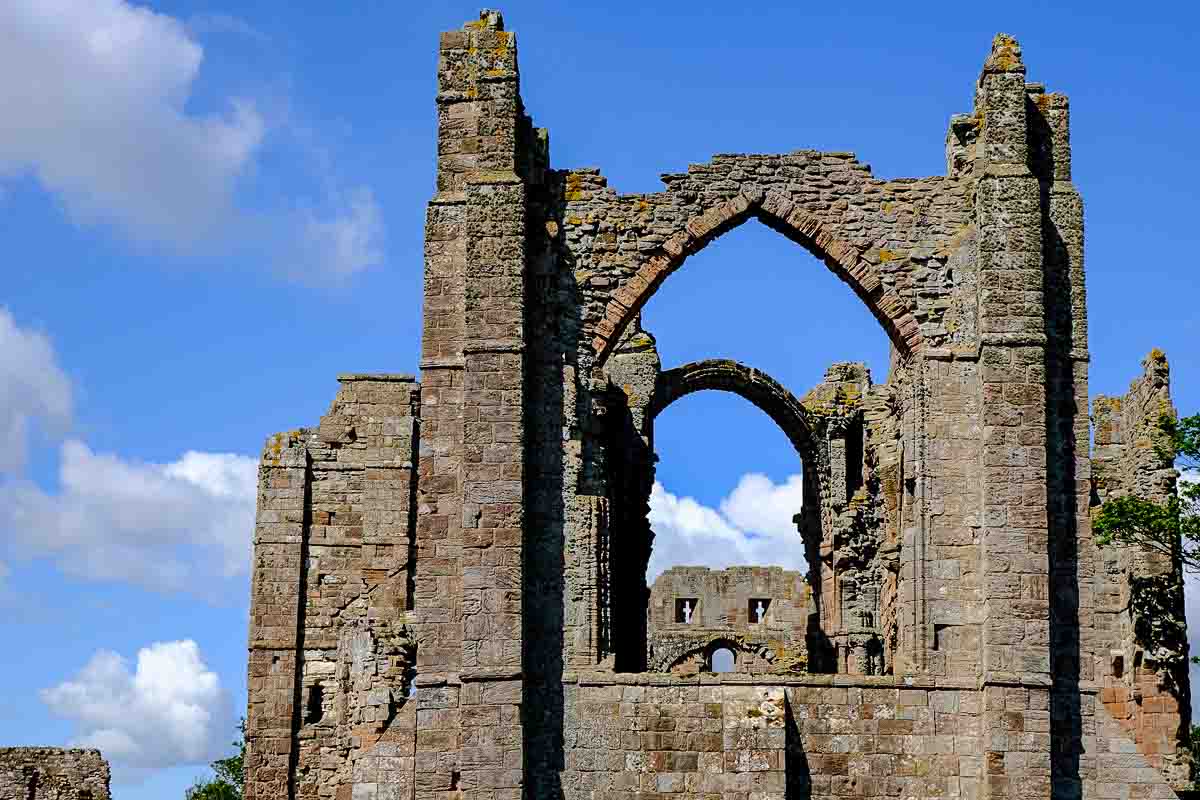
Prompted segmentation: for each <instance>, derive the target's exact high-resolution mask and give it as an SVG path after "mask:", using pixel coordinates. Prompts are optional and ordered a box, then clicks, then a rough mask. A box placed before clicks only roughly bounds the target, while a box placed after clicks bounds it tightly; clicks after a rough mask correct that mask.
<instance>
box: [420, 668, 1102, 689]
mask: <svg viewBox="0 0 1200 800" xmlns="http://www.w3.org/2000/svg"><path fill="white" fill-rule="evenodd" d="M524 677H525V676H524V673H523V672H521V671H520V670H512V669H483V670H470V671H464V672H461V673H460V672H426V673H418V674H417V676H416V678H415V679H414V681H413V682H414V684H415V685H416V686H418V687H421V686H460V685H462V684H464V683H475V682H481V683H486V682H493V681H518V680H524ZM997 677H998V676H986V677H970V678H945V677H938V676H933V675H833V674H809V673H803V674H789V673H771V672H762V673H736V672H729V673H713V672H700V673H697V674H695V675H675V674H672V673H670V672H608V671H601V670H586V671H569V672H566V673H564V674H563V677H562V681H563V683H566V684H575V685H578V686H679V687H683V686H785V687H786V686H800V687H813V688H839V689H852V688H853V689H928V690H937V689H968V690H972V691H979V690H981V689H984V688H986V687H988V686H1011V687H1024V688H1031V689H1032V688H1037V689H1049V688H1050V686H1049V684H1048V683H1046V682H1045V681H1044V680H1043V679H1042V677H1041V676H1024V677H1020V676H1007V675H1006V676H1003V679H997ZM1102 688H1103V687H1102V686H1101V685H1100V684H1099V683H1095V682H1083V681H1081V682H1080V683H1079V684H1078V685H1076V686H1073V687H1072V689H1071V691H1072V693H1081V694H1098V693H1099V692H1100V690H1101V689H1102Z"/></svg>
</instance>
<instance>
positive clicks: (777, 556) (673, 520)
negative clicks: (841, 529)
mask: <svg viewBox="0 0 1200 800" xmlns="http://www.w3.org/2000/svg"><path fill="white" fill-rule="evenodd" d="M803 499H804V484H803V480H802V478H801V476H800V475H792V476H791V477H789V478H788V479H787V480H786V481H784V482H783V483H782V484H775V483H773V482H772V481H771V480H770V479H769V478H767V477H766V476H765V475H758V474H749V475H743V476H742V478H741V480H740V481H738V484H737V486H736V487H735V488H734V490H733V491H732V492H731V493H730V494H729V496H727V497H726V498H725V499H723V500H722V501H721V504H720V510H717V509H713V508H710V507H709V506H705V505H702V504H701V503H698V502H696V501H695V500H694V499H692V498H691V497H682V498H681V497H677V496H675V495H673V494H671V493H670V492H668V491H667V490H666V489H664V488H663V486H662V484H660V483H658V482H655V484H654V488H653V490H652V491H651V493H650V526H651V527H652V528H653V529H654V549H653V552H652V553H651V556H650V566H649V569H648V570H647V580H649V581H653V580H654V578H655V577H657V576H658V575H659V573H661V572H662V571H663V570H665V569H667V568H669V567H672V566H683V565H686V566H704V567H711V568H714V569H723V568H725V567H729V566H734V565H738V564H757V565H762V566H771V565H778V566H781V567H786V568H787V569H794V570H799V571H801V572H804V571H806V570H807V567H806V566H805V561H804V544H803V542H802V540H801V538H800V533H799V532H798V531H797V530H796V526H795V524H794V523H793V522H792V516H793V515H795V514H797V513H798V512H799V511H800V508H801V505H802V503H803Z"/></svg>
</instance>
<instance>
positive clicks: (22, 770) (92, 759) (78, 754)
mask: <svg viewBox="0 0 1200 800" xmlns="http://www.w3.org/2000/svg"><path fill="white" fill-rule="evenodd" d="M110 797H111V795H110V794H109V770H108V762H106V761H105V760H104V758H103V756H101V755H100V751H99V750H82V749H63V748H58V747H0V798H2V799H3V800H109V798H110Z"/></svg>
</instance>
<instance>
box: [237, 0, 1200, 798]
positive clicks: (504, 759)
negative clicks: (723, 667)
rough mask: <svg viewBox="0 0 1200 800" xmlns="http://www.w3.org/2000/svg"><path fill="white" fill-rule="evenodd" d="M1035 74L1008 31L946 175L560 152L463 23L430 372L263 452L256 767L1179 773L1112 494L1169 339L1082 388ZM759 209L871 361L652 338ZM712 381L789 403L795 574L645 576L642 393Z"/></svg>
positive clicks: (757, 779)
mask: <svg viewBox="0 0 1200 800" xmlns="http://www.w3.org/2000/svg"><path fill="white" fill-rule="evenodd" d="M1025 73H1026V68H1025V65H1024V63H1023V61H1022V52H1021V48H1020V46H1019V45H1018V44H1017V43H1016V42H1015V41H1014V40H1013V39H1011V37H1007V36H1003V35H1001V36H998V37H997V38H996V39H995V41H994V42H993V46H992V49H991V52H990V54H989V55H988V56H987V58H986V61H985V63H984V67H983V70H982V73H981V75H980V76H979V79H978V81H977V82H976V84H975V108H974V109H973V112H972V113H970V114H959V115H954V116H952V117H951V119H950V124H949V130H948V133H947V137H946V144H945V148H946V175H944V176H937V177H930V178H918V179H901V180H889V181H885V180H881V179H878V178H875V177H874V176H872V174H871V172H870V169H869V168H868V167H867V166H866V165H865V164H863V163H861V162H859V161H858V160H857V158H855V156H853V155H852V154H849V153H820V152H816V151H808V150H801V151H796V152H792V153H786V154H778V155H745V154H725V155H718V156H715V157H714V158H713V159H712V160H711V161H709V162H707V163H704V164H694V165H691V166H689V167H688V169H687V170H686V172H682V173H674V174H668V175H664V176H663V181H664V183H665V188H664V190H663V191H662V192H658V193H652V194H639V195H622V194H619V193H617V192H616V191H614V190H613V189H611V188H610V187H608V185H607V183H606V181H605V179H604V178H603V177H602V176H601V175H600V173H599V171H598V170H595V169H577V170H559V169H552V168H551V164H550V154H549V147H548V137H547V135H546V133H545V131H541V130H538V129H535V128H534V127H533V125H532V122H531V120H530V119H529V117H528V116H527V115H526V114H525V110H524V106H523V103H522V101H521V96H520V91H519V76H518V68H517V55H516V40H515V37H514V35H513V34H512V33H511V32H508V31H505V30H504V26H503V21H502V19H501V17H500V15H499V14H498V13H497V12H484V13H483V14H481V15H480V18H479V20H478V21H475V22H471V23H468V24H467V25H466V26H464V28H463V29H462V30H459V31H452V32H449V33H446V34H443V36H442V38H441V43H440V58H439V64H438V81H439V91H438V95H437V113H438V131H439V147H438V176H437V189H436V194H435V195H434V197H433V199H432V200H431V202H430V204H429V208H428V212H427V217H426V242H425V292H424V310H423V314H424V320H423V321H424V332H423V339H422V359H421V364H420V367H421V376H420V383H419V384H418V383H417V382H416V381H415V380H414V379H413V378H411V377H408V376H398V375H376V376H371V375H344V376H341V377H340V378H339V380H340V381H341V388H340V389H339V392H338V395H337V397H336V399H335V400H334V403H333V405H332V407H331V408H330V411H329V413H328V414H327V415H325V416H324V417H323V418H322V419H321V420H320V423H319V425H318V426H317V427H316V428H313V429H299V430H294V431H290V432H287V433H283V434H279V435H277V436H274V437H272V438H271V439H270V440H268V442H267V446H266V448H265V450H264V452H263V460H262V466H261V470H260V482H259V505H258V517H257V529H256V533H255V556H254V573H253V575H254V579H253V597H252V604H251V629H250V665H249V671H250V684H249V686H250V707H249V715H248V723H247V741H248V746H249V751H248V756H247V786H246V797H247V798H248V800H266V799H267V798H270V800H278V799H279V798H331V799H332V800H363V799H365V798H371V799H372V800H380V799H381V798H389V800H390V799H391V798H405V800H409V799H411V800H416V799H417V798H420V799H421V800H427V799H428V800H452V799H455V798H468V800H517V798H539V800H540V799H541V798H564V800H565V799H568V798H569V799H570V800H576V799H578V800H600V798H605V799H607V798H627V799H628V800H634V798H638V799H639V800H651V799H652V798H653V799H657V798H667V797H674V798H679V800H716V799H717V798H721V800H767V799H771V800H774V799H775V798H780V799H782V798H832V797H844V796H854V797H866V798H894V797H913V798H916V797H961V798H985V797H986V798H1014V799H1015V798H1050V797H1055V798H1064V800H1065V799H1066V798H1079V797H1086V798H1092V797H1095V798H1107V797H1170V796H1172V794H1173V792H1172V789H1171V787H1172V786H1175V787H1179V786H1181V785H1182V783H1183V782H1184V781H1185V780H1186V777H1187V775H1186V768H1187V767H1186V762H1185V760H1184V752H1185V751H1184V749H1183V745H1182V736H1183V735H1184V734H1185V732H1186V724H1187V722H1188V705H1187V704H1188V698H1189V687H1188V684H1187V671H1186V668H1182V669H1181V668H1180V666H1179V665H1180V663H1181V661H1180V658H1181V656H1182V654H1183V653H1184V652H1185V651H1184V650H1181V649H1180V647H1181V646H1180V641H1182V640H1178V637H1177V638H1176V639H1175V640H1171V639H1170V638H1169V637H1166V638H1164V637H1162V636H1159V635H1157V634H1156V633H1155V632H1156V631H1161V630H1163V629H1164V627H1165V628H1170V627H1171V626H1170V625H1169V624H1167V623H1169V622H1172V621H1174V620H1179V621H1181V620H1182V594H1181V593H1180V592H1179V591H1178V590H1177V589H1178V579H1179V566H1178V564H1175V563H1171V561H1170V559H1156V558H1152V557H1149V556H1142V555H1139V554H1130V553H1107V552H1100V551H1098V549H1097V547H1096V545H1095V543H1094V541H1093V539H1092V535H1091V517H1090V514H1091V508H1092V505H1093V501H1098V500H1101V499H1103V498H1105V497H1109V496H1115V495H1117V494H1120V493H1137V494H1139V495H1142V496H1147V497H1158V498H1161V497H1163V496H1165V495H1166V494H1167V493H1169V492H1170V491H1172V490H1173V487H1174V481H1175V479H1176V476H1175V473H1174V472H1173V470H1172V469H1171V464H1170V457H1169V454H1168V455H1165V456H1164V455H1163V454H1162V453H1161V452H1160V449H1158V448H1155V447H1154V446H1153V445H1154V442H1155V439H1154V437H1155V435H1156V434H1155V433H1154V424H1155V421H1156V420H1157V418H1158V416H1159V415H1160V414H1162V413H1168V414H1170V413H1174V412H1173V409H1172V408H1171V406H1170V397H1169V392H1168V380H1167V379H1168V375H1167V369H1166V365H1165V360H1164V359H1162V358H1161V356H1160V355H1159V354H1153V355H1152V356H1151V358H1150V359H1149V360H1148V361H1147V364H1146V373H1145V375H1144V376H1143V377H1142V378H1140V379H1139V380H1138V381H1136V382H1135V384H1134V385H1133V387H1132V388H1131V391H1130V393H1129V394H1128V395H1126V396H1125V397H1123V398H1119V399H1104V398H1100V399H1098V400H1097V403H1096V406H1095V409H1096V412H1095V414H1096V421H1097V430H1096V436H1095V442H1096V450H1095V453H1094V455H1093V454H1092V451H1091V444H1090V441H1089V440H1090V427H1089V420H1088V416H1087V413H1086V411H1087V408H1088V405H1089V404H1088V387H1087V376H1088V354H1087V311H1086V302H1085V289H1084V279H1085V276H1084V269H1083V235H1082V234H1083V227H1082V226H1083V220H1082V204H1081V202H1080V200H1079V196H1078V192H1077V191H1076V190H1075V188H1074V186H1073V185H1072V184H1071V171H1070V141H1069V124H1068V104H1067V100H1066V98H1065V97H1063V96H1061V95H1056V94H1048V93H1046V91H1045V89H1044V88H1043V87H1042V86H1041V85H1040V84H1030V83H1026V81H1025ZM751 220H756V221H758V222H761V223H763V224H766V225H767V226H769V227H771V228H772V229H774V230H776V231H778V232H779V233H780V234H781V235H784V236H786V237H788V238H789V239H791V240H792V241H794V242H796V243H797V244H798V245H800V246H802V247H804V248H806V249H808V250H809V251H810V252H812V253H813V254H814V255H815V256H816V257H817V258H818V259H819V260H820V261H821V262H822V263H824V264H825V265H826V266H827V267H828V268H829V269H830V270H832V271H833V272H834V273H835V274H836V275H838V276H839V277H840V278H841V279H842V280H843V281H844V282H845V283H846V284H847V288H848V290H850V291H853V292H854V293H855V294H856V295H857V296H858V297H859V298H860V299H861V300H862V302H863V303H864V304H865V305H866V307H867V308H868V309H869V310H870V311H871V313H872V314H873V315H874V316H875V318H876V319H877V320H878V321H879V323H880V325H881V326H882V327H883V329H884V331H885V332H886V333H887V335H888V336H889V337H890V339H891V342H892V345H893V348H892V358H891V364H890V367H889V372H888V375H887V376H886V380H884V381H883V382H882V383H873V382H872V379H871V376H870V375H869V374H868V372H867V370H866V369H865V368H864V367H863V366H862V365H861V364H848V363H835V364H833V365H832V366H831V367H830V368H829V370H828V372H827V374H826V376H825V378H824V380H823V381H822V382H821V383H820V384H818V385H817V386H816V387H814V388H812V389H811V390H809V391H808V392H807V393H804V394H798V393H793V391H794V387H784V386H782V385H781V384H779V382H778V381H776V380H774V379H772V378H771V377H770V376H768V375H765V374H763V373H762V372H760V371H758V370H756V369H754V368H753V367H752V366H747V365H743V364H738V363H736V362H732V361H727V360H722V359H719V358H714V359H710V360H705V361H700V362H696V363H693V364H686V365H682V366H674V367H671V368H667V369H664V368H663V365H662V363H661V359H660V357H659V354H658V350H657V343H656V340H655V338H654V336H653V335H652V334H651V332H649V331H646V330H644V329H643V328H642V325H641V319H640V309H641V308H642V306H643V305H644V303H645V302H646V301H647V300H648V299H649V298H650V297H651V296H653V294H654V293H655V292H656V291H658V289H659V288H661V287H662V286H663V285H664V283H665V282H666V281H667V280H668V279H669V277H670V275H671V274H672V273H673V272H674V271H675V270H677V269H682V268H684V266H685V265H686V261H687V258H688V256H689V255H691V254H693V253H695V252H697V251H699V250H700V249H701V248H703V247H705V246H706V245H707V244H708V243H710V242H711V241H713V240H714V239H716V238H718V237H720V236H721V235H723V234H724V233H726V232H728V231H729V230H731V229H732V228H734V227H736V226H737V225H740V224H743V223H746V222H750V221H751ZM711 390H716V391H727V392H733V393H735V394H738V395H740V396H741V397H743V398H745V399H747V400H748V401H750V402H752V403H754V404H756V405H757V406H759V407H760V408H762V409H763V410H764V411H765V412H766V413H767V414H768V415H769V416H770V417H771V418H772V419H773V420H774V421H775V422H776V423H777V424H778V425H779V426H780V427H781V428H782V429H783V430H784V432H785V433H786V435H787V436H788V437H789V440H790V441H791V442H792V443H793V445H794V447H795V449H796V456H797V459H798V461H799V462H800V463H801V464H802V465H803V474H804V501H803V505H802V507H801V508H797V509H795V512H796V516H795V518H794V521H795V523H796V526H797V536H796V539H795V544H794V546H795V547H796V548H798V549H800V550H801V551H802V552H803V553H804V555H805V559H806V561H807V564H808V573H807V575H803V576H802V575H799V574H797V573H789V572H786V571H784V570H782V569H780V568H778V567H775V568H771V567H770V565H761V566H756V567H744V568H734V569H731V570H725V571H710V570H690V569H675V570H671V571H668V572H667V573H665V574H664V575H663V576H662V577H661V578H660V579H659V581H658V582H656V584H655V585H654V587H653V588H651V587H649V586H647V584H646V567H647V563H648V560H649V557H650V553H651V550H652V547H653V541H654V532H653V530H652V529H651V525H650V522H649V519H648V510H649V505H648V503H649V497H650V492H651V487H652V486H653V482H654V464H655V460H656V458H655V455H654V423H655V419H656V417H657V415H658V414H659V413H660V412H661V411H662V410H663V409H665V408H666V407H667V406H669V405H670V404H671V403H672V402H674V401H675V400H676V399H678V398H679V397H681V396H684V395H686V394H688V393H690V392H693V391H711ZM1093 469H1095V474H1093ZM1146 587H1159V588H1164V589H1165V590H1164V591H1160V592H1158V593H1157V595H1156V596H1157V597H1158V598H1160V602H1159V605H1158V606H1157V611H1156V615H1157V616H1155V617H1154V619H1155V620H1157V622H1154V621H1153V620H1151V618H1150V616H1148V615H1146V614H1145V613H1141V612H1137V611H1135V610H1131V605H1130V602H1129V600H1130V598H1131V597H1134V596H1135V595H1137V593H1138V592H1142V595H1143V596H1144V595H1145V591H1146ZM680 599H684V600H692V601H695V603H696V604H695V605H693V606H691V607H690V611H691V613H694V614H696V615H698V616H697V625H692V624H691V623H682V624H681V623H678V622H676V618H675V613H676V610H677V609H676V603H677V601H679V600H680ZM760 601H767V603H766V605H764V607H763V609H762V611H763V614H762V621H761V622H760V621H758V620H757V612H756V608H757V606H756V605H755V603H757V602H760ZM713 612H716V613H715V616H713ZM752 618H753V619H755V621H754V622H751V619H752ZM689 637H691V638H689ZM693 639H694V640H695V641H693ZM720 642H725V643H732V644H733V645H734V649H737V650H738V651H739V653H740V655H741V660H740V662H739V664H738V668H737V670H736V671H735V672H732V673H722V674H714V673H713V672H711V671H710V668H711V664H710V662H709V659H710V657H711V654H712V649H713V647H714V645H716V644H718V643H720Z"/></svg>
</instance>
